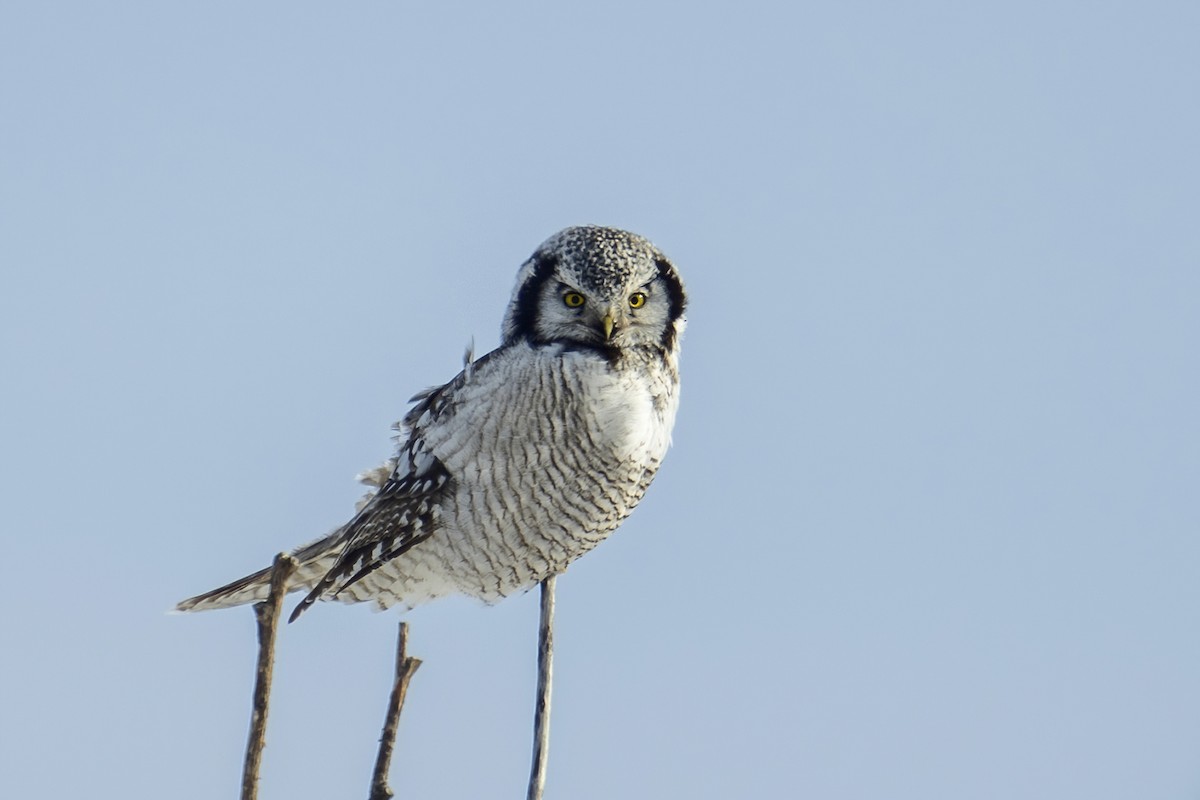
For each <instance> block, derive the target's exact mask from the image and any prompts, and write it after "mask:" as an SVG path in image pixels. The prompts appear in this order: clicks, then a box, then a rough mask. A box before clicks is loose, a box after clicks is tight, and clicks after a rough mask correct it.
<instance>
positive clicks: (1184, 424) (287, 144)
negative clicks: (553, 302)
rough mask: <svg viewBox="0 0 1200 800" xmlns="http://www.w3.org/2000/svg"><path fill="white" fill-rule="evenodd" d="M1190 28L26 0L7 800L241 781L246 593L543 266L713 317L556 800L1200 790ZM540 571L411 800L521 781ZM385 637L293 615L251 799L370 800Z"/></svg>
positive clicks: (437, 673) (426, 682) (808, 8)
mask: <svg viewBox="0 0 1200 800" xmlns="http://www.w3.org/2000/svg"><path fill="white" fill-rule="evenodd" d="M1198 25H1200V7H1197V6H1196V5H1194V4H1190V3H1166V2H1149V3H1142V4H1136V5H1135V4H1122V3H1067V2H1058V3H1053V2H1052V3H1024V2H1006V3H977V4H962V3H947V2H917V3H908V4H891V3H809V4H785V3H748V4H744V5H742V6H740V7H734V6H717V5H714V4H684V3H665V2H646V3H626V4H617V3H614V4H605V5H603V6H601V5H596V4H588V5H575V4H564V3H540V4H539V3H508V4H503V5H496V4H482V3H479V4H472V3H444V4H433V3H422V4H405V3H362V4H354V5H350V6H347V5H345V4H342V5H340V6H333V5H329V4H317V3H307V2H300V3H286V4H285V3H262V4H254V5H247V4H244V3H231V2H213V3H204V4H160V3H120V2H118V3H106V4H85V3H58V4H50V3H10V4H7V5H6V6H5V7H4V9H3V10H2V11H0V108H2V110H3V114H2V116H3V123H2V124H0V154H2V155H0V271H2V272H0V274H2V279H0V375H2V376H3V383H4V387H5V390H4V391H3V392H2V393H0V410H2V411H3V413H2V414H0V426H2V427H0V437H2V439H0V440H2V441H3V447H2V448H0V487H3V488H2V489H0V491H2V492H3V502H2V503H0V515H2V516H0V536H3V542H4V550H5V552H6V561H5V564H6V573H7V579H6V583H5V586H6V591H5V594H6V596H7V597H8V598H9V605H8V612H7V614H6V615H5V621H4V623H3V627H2V628H0V634H2V636H3V639H4V642H5V645H4V647H3V648H2V650H3V655H2V656H0V707H2V708H3V709H4V711H3V714H0V795H3V796H5V797H25V796H34V795H36V796H44V795H45V794H46V793H47V792H49V793H50V794H51V795H54V796H60V795H61V796H64V797H65V796H72V795H81V796H88V797H98V798H106V797H114V798H116V797H121V798H126V797H161V796H163V794H164V792H167V793H169V794H170V796H172V797H177V798H193V797H194V798H211V797H220V796H227V797H228V796H234V794H235V793H236V791H237V786H238V781H239V770H240V759H241V751H242V748H243V745H244V739H245V731H246V723H247V718H248V706H249V697H250V689H251V681H252V671H253V661H254V656H255V651H254V634H253V619H252V617H253V615H252V614H251V613H250V612H249V611H248V610H246V609H239V610H234V611H224V612H213V613H208V614H201V615H195V616H169V615H166V614H165V613H164V612H165V611H166V610H167V609H168V608H170V607H171V605H172V604H173V603H174V602H175V601H176V600H179V599H181V598H183V597H186V596H188V595H191V594H194V593H196V592H199V591H202V590H204V589H208V588H211V587H212V586H215V585H217V584H219V583H222V582H224V581H226V580H229V579H232V578H234V577H237V576H239V575H241V574H243V573H245V572H247V571H249V570H252V569H255V568H258V567H260V566H263V565H265V564H267V563H268V562H269V560H270V559H271V557H272V556H273V555H274V553H276V552H277V551H279V550H280V549H284V548H290V547H292V546H294V545H297V544H299V543H302V542H304V541H307V540H309V539H311V538H313V537H315V536H318V535H321V534H323V533H324V532H326V531H327V530H329V529H330V528H332V527H334V526H335V525H337V524H338V523H340V522H341V521H342V520H343V519H344V518H345V517H346V515H347V514H348V513H349V512H350V510H351V508H352V504H353V501H354V500H355V499H356V498H357V497H358V495H359V493H360V488H359V487H358V486H357V485H356V484H354V483H353V481H352V478H353V476H354V474H355V473H357V472H358V471H360V470H362V469H364V468H368V467H372V466H374V465H375V464H377V463H379V461H380V460H381V459H382V458H384V457H386V456H387V455H388V453H389V446H390V443H389V435H390V431H389V425H390V424H391V423H392V422H393V421H394V420H395V419H398V418H399V417H400V416H401V415H402V414H403V412H404V410H405V408H406V404H405V401H406V399H407V398H408V397H409V396H411V395H412V394H413V393H414V392H416V391H418V390H420V389H422V388H424V387H425V386H428V385H430V384H434V383H440V382H443V381H445V380H447V379H449V378H450V377H452V376H453V374H454V373H455V372H456V370H457V368H458V364H459V359H460V358H461V353H462V350H463V347H464V345H465V344H466V342H467V341H468V340H469V339H470V338H471V337H474V340H475V342H476V346H477V349H478V350H479V351H481V352H482V351H486V350H488V349H490V348H491V347H493V346H495V344H496V342H497V339H498V329H499V325H500V318H501V314H502V312H503V308H504V304H505V302H506V300H507V297H508V293H509V290H510V287H511V282H512V279H513V276H514V275H515V273H516V270H517V267H518V266H519V264H520V263H521V261H523V260H524V259H525V258H526V257H527V256H528V255H529V253H530V252H531V251H532V250H533V248H534V247H536V246H537V244H538V243H539V242H541V241H542V240H543V239H545V238H546V237H547V236H549V235H550V234H551V233H553V232H554V231H556V230H558V229H560V228H562V227H565V226H567V225H571V224H578V223H601V224H610V225H618V226H622V227H627V228H629V229H632V230H635V231H637V232H639V233H642V234H644V235H646V236H648V237H649V238H651V239H652V240H653V241H654V242H655V243H657V244H658V245H659V246H660V247H661V248H662V249H663V250H664V251H665V252H667V253H668V254H669V255H670V256H671V257H672V258H673V259H674V260H675V262H676V263H677V264H678V266H679V268H680V271H681V274H682V275H683V277H684V280H685V281H686V282H687V285H688V289H689V292H690V296H691V307H690V314H689V316H690V325H689V330H688V333H687V336H686V338H685V342H684V388H683V404H682V407H681V410H680V416H679V420H678V424H677V427H676V430H675V447H674V449H673V451H672V453H671V454H670V456H669V457H668V461H667V463H666V464H665V466H664V469H663V471H662V472H661V474H660V476H659V478H658V480H657V481H656V483H655V485H654V487H653V488H652V490H651V491H650V493H649V495H648V496H647V499H646V501H645V502H644V504H643V506H642V507H641V508H640V509H639V510H638V511H637V513H636V514H635V515H634V516H633V517H632V518H631V519H630V521H629V522H628V523H627V524H626V525H625V526H624V527H623V528H622V529H621V530H620V531H619V532H618V533H617V534H616V535H614V537H613V538H612V539H611V540H610V541H609V542H607V543H605V544H604V545H603V546H602V547H601V548H599V549H598V550H596V551H595V552H594V553H592V554H590V555H589V556H588V557H587V558H586V559H583V560H582V561H580V562H579V563H577V564H576V565H575V566H574V567H572V568H571V569H570V570H569V571H568V573H567V574H566V575H565V576H564V577H563V578H562V579H561V580H560V581H559V598H558V599H559V610H558V661H557V664H556V667H557V674H556V695H555V708H554V711H555V716H554V721H553V739H552V744H551V763H550V775H549V782H548V788H547V797H549V798H554V797H559V798H563V797H570V798H581V799H586V798H612V797H645V798H658V797H701V798H728V797H796V796H802V797H822V798H881V797H887V798H921V799H922V800H928V799H929V798H955V799H956V800H957V799H958V798H963V797H971V798H989V797H995V798H1011V797H1023V798H1056V799H1057V798H1063V797H1087V798H1089V800H1096V799H1097V798H1127V797H1131V796H1137V797H1141V798H1183V797H1195V796H1196V795H1197V792H1200V758H1198V757H1197V753H1200V722H1198V720H1200V678H1198V677H1197V676H1200V638H1198V637H1197V631H1198V630H1200V580H1198V579H1197V573H1198V572H1200V536H1198V535H1197V534H1198V533H1200V499H1198V498H1200V493H1198V492H1197V486H1198V485H1200V424H1198V422H1197V413H1196V410H1195V409H1196V408H1197V407H1200V397H1198V395H1200V370H1198V369H1197V355H1196V353H1197V344H1198V343H1200V314H1198V313H1197V298H1200V232H1198V230H1200V228H1198V226H1197V225H1196V219H1197V213H1198V209H1200V155H1198V148H1197V145H1196V143H1197V142H1198V141H1200V107H1198V106H1197V103H1196V98H1197V97H1198V96H1200V56H1198V55H1197V49H1196V46H1195V32H1196V30H1197V29H1198ZM536 600H537V598H536V593H531V594H529V595H526V596H524V597H520V598H514V599H510V600H509V601H506V602H505V603H503V604H501V605H499V606H497V607H494V608H485V607H480V606H479V605H477V604H475V603H473V602H470V601H466V600H461V599H453V600H447V601H444V602H440V603H438V604H435V605H431V606H428V607H425V608H421V609H418V610H416V611H414V612H412V613H410V614H409V615H408V617H407V618H408V619H409V621H410V622H411V624H412V635H411V643H410V650H411V652H412V653H413V654H414V655H416V656H418V657H420V658H422V659H423V660H424V662H425V665H424V666H423V667H422V669H421V671H420V672H419V673H418V674H417V676H416V678H415V679H414V681H413V684H412V688H411V691H410V694H409V702H408V706H407V708H406V710H405V717H404V720H403V722H402V725H401V738H400V742H399V744H398V750H397V755H396V758H395V762H394V764H395V768H394V770H393V786H394V787H395V789H396V790H397V792H398V794H400V795H401V796H409V797H429V798H452V797H454V798H457V797H471V798H478V797H498V796H519V794H520V793H521V792H523V791H524V781H525V776H526V774H527V770H528V754H529V744H530V742H529V738H530V721H531V714H532V699H533V681H534V655H535V636H536V617H537V602H536ZM396 620H397V617H396V615H394V614H375V613H372V612H370V611H369V610H367V609H365V608H361V607H343V606H341V605H329V606H322V607H319V608H317V609H314V610H313V612H312V613H310V614H307V615H306V616H305V617H304V619H303V620H302V621H301V622H300V623H298V624H296V625H293V626H290V627H288V628H287V629H286V630H285V631H284V632H283V635H282V636H281V641H280V650H279V661H278V671H277V676H276V689H275V696H274V706H273V709H272V718H271V729H270V732H269V742H268V748H267V751H266V755H265V759H264V767H263V785H262V791H261V795H260V796H261V797H262V798H264V800H270V798H284V797H289V798H291V797H296V798H304V797H326V796H354V795H355V793H359V794H360V795H365V794H366V790H367V786H368V781H369V775H370V767H371V763H372V761H373V758H374V751H375V743H376V739H377V737H378V730H379V726H380V724H381V722H382V714H383V710H384V704H385V702H386V695H387V691H388V687H389V682H390V670H391V658H392V648H393V646H394V629H395V623H396Z"/></svg>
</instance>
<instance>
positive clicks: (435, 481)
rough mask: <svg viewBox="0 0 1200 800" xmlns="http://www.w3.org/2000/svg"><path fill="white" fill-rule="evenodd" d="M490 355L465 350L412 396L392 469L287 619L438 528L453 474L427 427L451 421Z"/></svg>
mask: <svg viewBox="0 0 1200 800" xmlns="http://www.w3.org/2000/svg"><path fill="white" fill-rule="evenodd" d="M492 355H493V354H492V353H489V354H487V355H485V356H483V357H482V358H480V359H478V360H474V359H473V358H472V357H471V355H470V353H469V352H468V354H467V358H466V364H465V367H464V369H463V371H462V372H460V373H459V374H458V375H457V376H455V378H454V379H453V380H451V381H450V382H449V383H446V384H444V385H442V386H436V387H433V388H431V389H427V390H425V391H424V392H421V393H420V394H418V395H416V396H415V397H413V398H412V400H413V401H414V402H415V403H416V405H415V406H413V408H412V409H410V410H409V412H408V413H407V414H406V415H405V416H404V419H403V421H402V422H401V423H400V425H399V428H400V431H401V440H402V444H401V446H400V452H399V453H398V454H397V459H396V467H395V469H394V470H393V471H392V474H391V476H390V477H389V478H388V480H387V481H385V482H384V483H383V485H382V486H381V487H380V489H379V491H378V493H376V494H375V496H374V497H372V498H371V499H370V500H369V501H368V502H367V504H366V505H365V506H364V507H363V508H362V510H361V511H359V512H358V514H357V515H356V516H355V517H354V519H352V520H350V522H348V523H347V524H346V525H345V526H344V527H343V528H342V531H341V535H340V537H339V538H341V540H342V541H344V542H345V546H344V547H343V549H342V552H341V554H340V555H339V556H338V558H337V561H335V562H334V564H333V566H332V567H331V568H330V569H329V571H328V572H326V573H325V575H324V577H322V578H321V580H320V581H319V582H318V583H317V584H316V586H314V587H313V589H312V591H310V592H309V593H308V595H307V596H305V598H304V599H303V600H302V601H301V602H300V604H299V605H297V606H296V609H295V610H294V611H293V612H292V615H291V617H290V618H289V622H291V621H295V620H296V618H297V617H299V616H300V615H301V614H302V613H304V611H305V609H307V608H308V607H309V606H311V605H312V604H313V603H315V602H316V601H317V600H320V599H321V598H323V597H329V598H334V597H337V596H338V594H339V593H341V592H342V591H344V590H345V589H347V588H348V587H350V586H351V585H353V584H354V583H356V582H358V581H360V580H362V579H363V578H365V577H366V576H367V575H370V574H371V573H372V572H374V571H375V570H377V569H379V568H380V567H382V566H383V565H384V564H386V563H387V562H389V561H391V560H392V559H394V558H396V557H398V556H401V555H403V554H404V553H405V552H407V551H408V550H410V549H412V548H413V547H415V546H416V545H418V544H420V543H421V542H423V541H425V540H426V539H428V538H429V537H430V536H432V535H433V534H434V533H436V532H437V529H438V524H439V519H438V501H439V499H440V495H442V494H443V493H445V492H447V491H449V490H450V488H449V487H450V486H451V483H452V481H453V478H452V476H451V475H450V473H449V471H448V470H447V469H446V467H445V465H444V464H442V462H441V461H440V460H439V459H438V458H437V456H435V455H434V454H433V453H432V452H431V449H430V447H429V446H428V444H427V442H426V432H427V431H429V430H430V429H433V428H437V427H438V426H442V425H446V424H450V420H451V418H452V417H453V416H454V412H455V410H456V409H457V407H458V401H459V399H460V397H461V394H460V390H461V389H462V388H463V386H464V385H465V384H466V383H467V382H468V381H469V380H471V378H472V377H473V376H474V375H475V372H476V370H477V369H480V368H481V367H482V368H486V364H487V362H488V360H489V358H490V357H491V356H492Z"/></svg>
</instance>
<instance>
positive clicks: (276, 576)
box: [242, 553, 296, 800]
mask: <svg viewBox="0 0 1200 800" xmlns="http://www.w3.org/2000/svg"><path fill="white" fill-rule="evenodd" d="M295 569H296V561H295V559H293V558H292V557H291V556H290V555H288V554H287V553H280V554H279V555H277V556H275V564H274V566H273V567H272V568H271V591H270V594H268V595H267V599H266V600H264V601H262V602H261V603H255V604H254V618H255V620H257V622H258V668H257V671H256V672H255V677H254V707H253V708H252V710H251V712H250V737H249V739H248V740H247V741H246V761H245V764H244V765H243V767H242V800H255V798H257V797H258V770H259V767H260V766H261V764H262V751H263V745H264V744H265V743H266V736H267V704H268V702H269V701H270V697H271V675H272V673H273V671H274V669H275V632H276V630H277V628H278V624H279V609H280V608H281V607H282V606H283V598H284V595H286V594H287V583H288V578H290V577H291V576H292V572H293V571H294V570H295Z"/></svg>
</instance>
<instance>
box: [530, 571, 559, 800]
mask: <svg viewBox="0 0 1200 800" xmlns="http://www.w3.org/2000/svg"><path fill="white" fill-rule="evenodd" d="M554 579H555V576H554V575H551V576H550V577H549V578H546V580H544V581H542V603H541V615H540V618H539V622H538V659H537V661H538V677H537V707H536V710H535V711H534V716H533V765H532V766H531V767H530V769H529V791H528V793H527V794H526V795H525V797H526V800H542V792H543V790H544V789H545V788H546V763H547V762H548V760H549V758H550V692H551V685H552V683H553V678H554Z"/></svg>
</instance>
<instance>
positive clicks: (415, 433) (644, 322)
mask: <svg viewBox="0 0 1200 800" xmlns="http://www.w3.org/2000/svg"><path fill="white" fill-rule="evenodd" d="M685 305H686V298H685V294H684V289H683V284H682V283H681V282H680V279H679V275H678V273H677V272H676V270H675V267H674V266H673V265H672V264H671V262H670V261H669V260H668V259H667V258H666V257H665V256H664V255H663V254H662V253H661V252H660V251H659V250H658V249H657V248H656V247H654V245H652V244H651V243H650V242H648V241H647V240H646V239H643V238H642V237H640V236H637V235H635V234H632V233H629V232H626V231H622V230H617V229H615V228H604V227H596V226H582V227H574V228H567V229H566V230H563V231H561V232H559V233H558V234H556V235H554V236H552V237H551V238H550V239H548V240H547V241H546V242H544V243H543V244H542V245H541V246H540V247H539V248H538V249H537V251H536V252H535V253H534V254H533V256H532V257H531V258H530V259H529V260H528V261H526V262H525V263H524V264H523V265H522V267H521V269H520V271H519V272H518V275H517V282H516V286H515V288H514V289H513V294H512V299H511V301H510V302H509V305H508V311H507V313H506V314H505V317H504V323H503V329H502V330H503V336H502V341H501V344H500V347H498V348H497V349H496V350H493V351H492V352H491V353H488V354H487V355H485V356H483V357H481V358H479V359H473V358H472V357H471V356H470V354H468V356H467V358H466V359H465V361H466V364H465V366H464V369H463V371H462V372H460V373H459V374H458V376H456V377H455V378H454V379H453V380H451V381H450V382H449V383H447V384H445V385H443V386H438V387H435V388H433V389H429V390H427V391H425V392H422V393H420V394H418V395H417V396H416V397H414V398H413V401H415V403H416V405H415V406H414V407H413V408H412V409H411V410H410V411H409V412H408V414H407V415H406V416H405V417H404V419H403V421H402V422H400V423H398V424H397V428H398V430H399V433H400V435H399V437H398V448H397V452H396V455H395V457H394V458H392V459H390V460H389V461H388V462H387V463H386V464H385V465H384V466H383V467H381V468H378V469H376V470H373V471H371V472H370V473H367V474H366V475H365V476H360V479H362V480H364V482H366V483H369V484H371V485H373V486H374V487H375V488H374V491H373V492H372V493H371V494H369V495H368V496H367V497H366V498H364V502H362V503H360V506H359V509H358V512H357V513H356V514H355V516H354V517H353V518H352V519H351V520H350V521H349V522H347V523H346V524H345V525H343V526H342V527H340V528H338V529H337V530H335V531H333V532H332V533H331V534H329V535H328V536H325V537H324V538H322V539H319V540H317V541H315V542H312V543H311V544H308V545H305V546H303V547H300V548H298V549H297V550H296V551H294V553H293V555H294V556H295V558H296V559H297V561H298V562H299V567H298V568H297V570H296V573H295V574H294V576H293V578H292V581H291V584H290V585H289V590H290V591H296V590H300V589H307V590H309V592H308V595H307V596H306V598H305V599H304V601H302V603H301V604H300V605H299V606H297V608H296V610H295V612H294V613H293V618H295V616H296V615H298V614H299V613H300V612H301V611H303V610H304V609H305V608H307V607H308V606H309V605H311V604H312V603H313V602H314V601H315V600H319V599H335V598H336V599H338V600H342V601H345V602H363V601H374V602H375V603H376V604H377V605H378V606H379V607H380V608H388V607H390V606H394V605H400V606H403V607H406V608H410V607H412V606H415V605H418V604H420V603H424V602H427V601H429V600H432V599H434V598H437V597H441V596H444V595H447V594H452V593H463V594H466V595H470V596H472V597H477V598H479V599H481V600H484V601H487V602H495V601H497V600H499V599H501V598H503V597H505V596H507V595H509V594H512V593H513V592H519V591H523V590H526V589H528V588H530V587H532V586H534V585H536V584H537V583H538V582H539V581H541V580H543V579H545V578H547V577H549V576H550V575H555V574H558V573H560V572H562V571H563V570H564V569H566V567H567V565H569V564H570V563H571V562H572V561H574V560H575V559H576V558H578V557H579V556H581V555H583V554H584V553H586V552H588V551H589V550H591V549H592V548H593V547H595V546H596V545H597V544H599V543H600V542H601V541H603V540H604V539H605V538H606V537H607V536H608V535H609V534H610V533H612V531H613V530H614V529H616V527H617V526H618V525H620V523H621V522H622V521H623V520H624V519H625V518H626V517H627V516H628V515H629V513H630V512H631V511H633V509H634V507H635V506H636V505H637V504H638V502H639V501H640V500H641V498H642V495H643V494H644V493H645V491H646V488H647V487H648V486H649V485H650V481H651V480H653V478H654V475H655V473H656V472H657V471H658V468H659V465H660V463H661V462H662V459H663V456H664V455H665V454H666V451H667V447H668V445H669V443H670V436H671V429H672V427H673V425H674V423H675V410H676V408H677V406H678V403H679V363H678V362H679V344H680V336H681V334H682V333H683V328H684V324H685V317H684V310H685ZM268 579H269V569H264V570H262V571H260V572H257V573H255V574H253V575H249V576H247V577H245V578H242V579H240V580H237V581H234V582H233V583H230V584H228V585H226V586H223V587H221V588H219V589H215V590H213V591H211V592H207V593H205V594H202V595H199V596H197V597H193V598H191V599H189V600H185V601H183V602H182V603H180V604H179V605H178V609H179V610H181V611H197V610H203V609H212V608H225V607H229V606H235V605H241V604H243V603H250V602H254V601H258V600H261V599H263V598H265V597H266V594H267V589H268Z"/></svg>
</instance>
